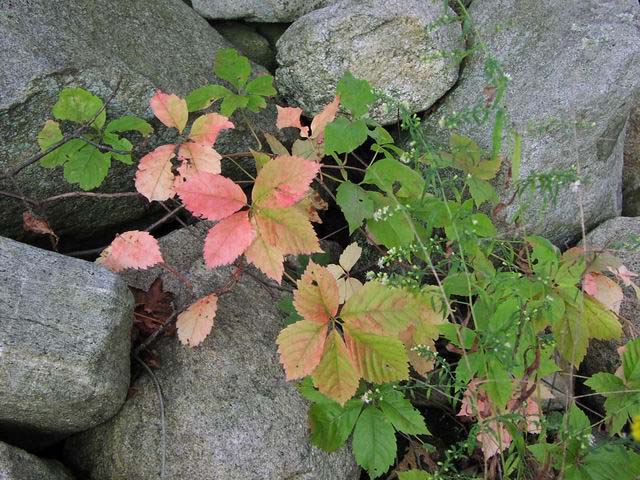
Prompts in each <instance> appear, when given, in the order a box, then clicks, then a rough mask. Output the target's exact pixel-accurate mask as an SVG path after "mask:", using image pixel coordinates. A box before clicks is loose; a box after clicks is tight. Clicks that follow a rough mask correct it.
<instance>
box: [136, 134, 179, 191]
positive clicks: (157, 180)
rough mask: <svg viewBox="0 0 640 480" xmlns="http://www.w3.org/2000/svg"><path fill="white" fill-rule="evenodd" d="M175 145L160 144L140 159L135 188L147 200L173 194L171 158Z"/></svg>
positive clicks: (173, 154)
mask: <svg viewBox="0 0 640 480" xmlns="http://www.w3.org/2000/svg"><path fill="white" fill-rule="evenodd" d="M174 150H175V145H162V146H160V147H158V148H156V149H155V150H154V151H153V152H150V153H148V154H146V155H145V156H144V157H142V158H141V159H140V163H139V165H138V171H137V172H136V190H138V192H140V193H141V194H142V195H144V196H145V197H147V199H148V200H150V201H153V200H158V201H162V200H168V199H170V198H173V197H174V196H175V194H176V193H175V191H174V189H173V179H174V176H173V172H172V171H171V168H172V165H171V159H172V158H173V157H174V156H175V153H174Z"/></svg>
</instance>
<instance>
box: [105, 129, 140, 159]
mask: <svg viewBox="0 0 640 480" xmlns="http://www.w3.org/2000/svg"><path fill="white" fill-rule="evenodd" d="M102 143H104V144H105V145H109V146H110V147H111V148H113V149H115V150H122V151H127V152H131V149H132V148H133V145H132V144H131V142H130V141H129V140H127V139H126V138H121V137H119V136H118V135H117V134H115V133H105V134H104V136H103V137H102ZM111 156H112V157H113V158H115V159H116V160H118V161H119V162H122V163H124V164H125V165H132V164H133V159H132V158H131V154H130V153H129V154H128V155H125V154H124V153H115V152H111Z"/></svg>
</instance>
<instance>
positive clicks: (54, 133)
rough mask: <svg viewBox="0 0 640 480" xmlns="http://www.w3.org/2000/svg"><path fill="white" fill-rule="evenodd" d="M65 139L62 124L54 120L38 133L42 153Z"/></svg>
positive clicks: (48, 122)
mask: <svg viewBox="0 0 640 480" xmlns="http://www.w3.org/2000/svg"><path fill="white" fill-rule="evenodd" d="M62 139H63V136H62V131H61V130H60V124H59V123H58V122H54V121H53V120H47V121H46V122H45V123H44V126H43V127H42V130H40V133H38V145H39V146H40V151H41V152H44V151H45V150H46V149H47V148H49V147H51V146H52V145H55V144H56V143H58V142H61V141H62Z"/></svg>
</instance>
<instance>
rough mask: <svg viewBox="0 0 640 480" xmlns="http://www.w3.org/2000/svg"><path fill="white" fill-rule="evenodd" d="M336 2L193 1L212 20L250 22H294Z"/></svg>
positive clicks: (200, 12) (267, 0)
mask: <svg viewBox="0 0 640 480" xmlns="http://www.w3.org/2000/svg"><path fill="white" fill-rule="evenodd" d="M333 1H335V0H193V1H192V5H193V8H195V10H196V11H197V12H198V13H199V14H200V15H202V16H203V17H204V18H209V19H211V20H220V19H242V20H247V21H250V22H268V23H274V22H293V21H294V20H295V19H296V18H298V17H300V16H302V15H304V14H305V13H308V12H311V11H312V10H315V9H317V8H322V7H324V6H325V5H328V4H330V3H331V2H333Z"/></svg>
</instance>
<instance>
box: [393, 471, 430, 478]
mask: <svg viewBox="0 0 640 480" xmlns="http://www.w3.org/2000/svg"><path fill="white" fill-rule="evenodd" d="M432 478H433V475H431V474H430V473H429V472H425V471H424V470H406V471H404V472H398V480H431V479H432Z"/></svg>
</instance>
